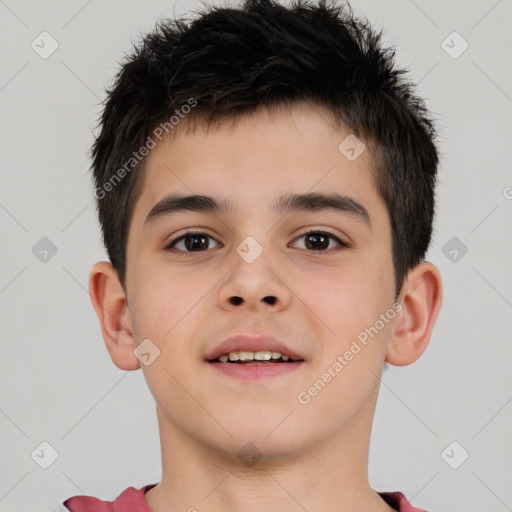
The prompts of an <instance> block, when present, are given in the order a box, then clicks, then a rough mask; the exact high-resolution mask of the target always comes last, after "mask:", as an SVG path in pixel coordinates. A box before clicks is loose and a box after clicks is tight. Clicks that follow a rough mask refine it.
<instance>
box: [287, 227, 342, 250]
mask: <svg viewBox="0 0 512 512" xmlns="http://www.w3.org/2000/svg"><path fill="white" fill-rule="evenodd" d="M300 238H305V247H304V248H306V249H311V248H312V249H313V250H314V251H316V252H319V251H320V252H325V251H326V249H328V248H329V245H330V240H335V241H336V242H337V243H338V247H340V246H341V247H349V245H348V244H346V243H345V242H343V241H342V240H340V239H339V238H338V237H337V236H336V235H334V234H333V233H330V232H329V231H321V230H318V229H314V230H310V231H307V232H305V233H302V234H301V235H299V237H298V238H296V240H298V239H300Z"/></svg>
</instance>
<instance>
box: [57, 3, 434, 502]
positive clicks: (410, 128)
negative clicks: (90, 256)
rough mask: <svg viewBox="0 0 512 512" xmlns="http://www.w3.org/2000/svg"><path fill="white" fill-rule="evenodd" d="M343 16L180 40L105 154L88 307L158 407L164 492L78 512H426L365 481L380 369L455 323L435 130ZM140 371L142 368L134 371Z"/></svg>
mask: <svg viewBox="0 0 512 512" xmlns="http://www.w3.org/2000/svg"><path fill="white" fill-rule="evenodd" d="M404 74H405V70H399V69H396V67H395V65H394V62H393V52H392V51H390V50H386V49H384V48H382V46H381V44H380V34H376V33H375V32H373V31H372V29H371V27H370V26H369V24H368V23H367V22H362V21H360V20H358V19H356V18H354V17H353V15H352V12H351V10H350V6H348V7H346V6H340V5H337V6H336V5H332V6H328V5H327V4H326V3H325V1H322V0H320V2H319V3H318V4H312V3H308V4H306V3H305V2H301V1H298V2H296V3H295V4H294V5H292V6H289V7H285V6H284V5H280V4H279V3H277V2H274V1H272V0H247V1H246V3H245V4H244V5H243V6H241V7H239V8H229V9H227V8H218V7H216V8H213V7H211V8H210V12H204V13H202V15H201V16H200V17H199V18H198V19H197V20H195V21H194V22H193V23H192V24H186V23H184V22H183V21H176V22H174V21H166V22H162V23H160V24H159V26H157V28H156V30H155V31H154V32H153V33H151V34H149V35H147V36H146V37H145V39H144V41H143V44H142V45H140V46H139V47H138V48H137V49H136V51H135V52H134V53H133V54H132V55H131V56H130V57H129V59H128V61H127V62H126V63H125V64H124V65H123V67H122V69H121V71H120V73H119V74H118V76H117V79H116V82H115V85H114V87H113V88H112V90H111V91H109V92H108V97H107V101H106V105H105V109H104V112H103V116H102V126H101V133H100V134H99V136H98V138H97V140H96V141H95V143H94V146H93V150H92V156H93V172H94V179H95V186H96V189H95V196H96V198H97V204H98V211H99V218H100V222H101V226H102V230H103V240H104V243H105V246H106V248H107V251H108V254H109V258H110V262H111V263H107V262H99V263H97V264H95V265H94V266H93V268H92V270H91V273H90V283H89V284H90V294H91V300H92V303H93V306H94V308H95V311H96V313H97V315H98V318H99V321H100V325H101V329H102V333H103V337H104V339H105V343H106V346H107V349H108V351H109V353H110V356H111V358H112V360H113V362H114V363H115V364H116V365H117V366H118V367H119V368H121V369H123V370H135V369H138V368H142V371H143V373H144V376H145V379H146V381H147V383H148V386H149V389H150V390H151V393H152V394H153V396H154V398H155V401H156V404H157V406H156V411H157V418H158V425H159V432H160V440H161V452H162V453H161V454H162V480H161V482H160V483H158V484H156V483H150V484H148V485H146V486H144V487H142V488H140V489H135V488H133V487H129V488H128V489H126V490H125V491H124V492H123V493H122V494H121V495H119V496H118V497H117V499H115V500H114V502H107V501H102V500H99V499H97V498H93V497H84V496H82V497H80V496H76V497H72V498H69V499H67V500H66V501H65V502H64V505H65V506H66V507H67V509H69V510H71V511H73V512H83V511H114V510H115V511H116V512H134V511H153V512H164V511H165V512H168V511H173V512H174V511H189V512H192V511H200V512H221V511H223V512H225V511H229V512H235V511H236V512H238V511H242V510H243V511H250V512H263V511H264V512H270V511H275V512H294V511H299V510H307V511H328V510H329V511H339V512H348V511H350V512H370V511H371V512H391V511H393V510H395V511H396V510H399V511H401V512H411V511H418V510H419V509H417V508H414V507H413V506H412V505H411V504H410V503H409V502H408V501H407V499H406V498H405V496H404V495H403V494H401V493H400V492H387V493H385V492H380V493H378V492H375V491H374V490H373V489H371V487H370V485H369V482H368V476H367V462H368V448H369V441H370V433H371V426H372V420H373V414H374V410H375V405H376V400H377V396H378V390H379V383H380V376H381V373H382V369H383V366H384V363H385V362H388V363H390V364H392V365H398V366H401V365H407V364H410V363H412V362H414V361H415V360H416V359H417V358H418V357H420V355H421V354H422V353H423V351H424V350H425V348H426V347H427V344H428V342H429V340H430V336H431V333H432V329H433V326H434V323H435V320H436V317H437V314H438V312H439V309H440V307H441V301H442V286H441V279H440V276H439V272H438V270H437V268H436V267H435V266H434V265H433V264H431V263H429V262H426V261H424V256H425V254H426V251H427V249H428V246H429V244H430V238H431V232H432V222H433V216H434V190H435V182H436V172H437V166H438V153H437V150H436V147H435V144H434V134H435V131H434V127H433V123H432V120H431V119H430V117H429V114H428V112H427V110H426V108H425V106H424V104H423V102H422V100H421V99H419V98H418V97H416V96H415V95H414V93H413V89H412V85H411V84H410V83H408V82H406V81H404V77H403V75H404ZM141 363H142V364H141Z"/></svg>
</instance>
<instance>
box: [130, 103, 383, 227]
mask: <svg viewBox="0 0 512 512" xmlns="http://www.w3.org/2000/svg"><path fill="white" fill-rule="evenodd" d="M183 122H184V123H186V119H185V120H184V121H183ZM194 126H195V129H194V130H189V126H188V125H185V126H184V128H185V129H180V126H178V127H177V131H176V132H175V133H173V134H172V138H171V137H169V138H167V139H163V141H162V142H160V143H158V144H157V146H156V147H155V148H154V149H152V150H151V152H150V153H149V155H148V157H147V160H146V163H145V169H144V176H143V183H142V187H141V193H140V196H139V198H138V201H137V204H136V208H135V212H134V218H133V221H134V223H137V224H138V227H139V228H142V227H143V225H144V221H145V218H146V216H147V215H148V213H149V212H150V211H151V209H152V208H153V207H154V206H155V205H156V204H157V203H158V202H159V201H161V200H162V199H163V198H164V197H165V196H166V195H168V194H169V193H179V194H180V195H181V196H183V195H187V196H191V195H207V196H210V197H212V196H214V197H220V196H222V197H225V198H226V199H228V200H229V203H230V204H231V206H232V208H231V210H232V212H233V211H237V210H238V211H239V212H241V211H244V210H247V211H256V209H260V210H261V208H262V206H263V205H266V206H267V207H268V209H269V208H270V206H271V205H275V204H276V203H277V200H278V199H279V198H280V197H282V196H283V195H284V194H285V193H296V194H299V193H300V194H304V193H306V192H309V193H314V192H317V193H332V192H336V193H337V194H339V195H342V196H347V197H350V198H352V199H354V200H356V201H357V202H358V203H359V204H364V203H368V206H369V208H370V209H371V207H372V204H373V205H374V206H376V205H377V203H378V201H379V200H380V198H379V196H378V194H377V191H376V187H375V184H374V179H373V172H372V170H371V166H372V160H371V158H370V155H369V151H367V150H366V149H365V147H364V143H363V142H362V141H359V144H360V145H359V146H354V142H355V143H356V145H357V141H358V139H354V137H355V136H354V135H353V134H351V133H350V132H349V131H347V130H344V129H340V128H339V127H338V126H335V125H334V124H333V122H332V120H331V117H330V116H329V112H328V111H327V110H326V109H324V108H322V107H318V106H313V105H310V104H299V105H297V106H294V107H292V108H289V107H288V108H280V109H276V111H273V112H269V111H268V110H267V109H266V108H261V109H259V110H258V111H256V112H254V113H252V114H250V115H245V116H242V117H240V118H237V119H236V120H233V119H230V120H229V121H226V122H224V121H221V122H220V123H219V124H217V125H215V126H214V127H213V128H211V129H209V130H205V129H204V128H203V126H201V125H194ZM347 149H348V150H349V152H348V153H347V152H346V150H347ZM350 149H354V150H355V151H357V153H358V156H357V158H353V156H354V151H352V153H350ZM359 153H360V154H359ZM376 202H377V203H376ZM380 206H383V204H381V205H380Z"/></svg>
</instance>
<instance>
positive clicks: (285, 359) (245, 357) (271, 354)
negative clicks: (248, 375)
mask: <svg viewBox="0 0 512 512" xmlns="http://www.w3.org/2000/svg"><path fill="white" fill-rule="evenodd" d="M299 361H303V359H299ZM210 362H212V363H232V364H279V363H295V362H296V360H295V359H292V358H291V357H290V356H288V355H286V354H281V352H276V351H271V350H260V351H258V352H251V351H244V350H234V351H232V352H229V353H228V354H221V355H220V356H219V357H217V358H216V359H213V360H212V361H210Z"/></svg>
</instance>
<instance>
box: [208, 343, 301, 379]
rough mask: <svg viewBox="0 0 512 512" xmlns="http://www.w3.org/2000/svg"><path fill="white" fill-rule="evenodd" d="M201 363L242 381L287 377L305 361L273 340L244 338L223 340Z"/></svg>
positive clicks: (296, 353)
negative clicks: (285, 375) (203, 362)
mask: <svg viewBox="0 0 512 512" xmlns="http://www.w3.org/2000/svg"><path fill="white" fill-rule="evenodd" d="M205 361H206V362H208V363H210V366H211V367H213V368H215V369H216V370H219V371H220V372H221V373H223V374H224V375H227V376H229V377H235V378H238V379H242V380H260V379H263V378H267V377H275V376H278V375H283V374H287V373H290V372H292V371H293V370H295V369H297V368H299V367H300V366H302V365H303V363H304V362H305V360H304V358H303V357H302V355H301V354H299V353H298V352H296V351H294V350H292V349H290V348H288V347H287V346H286V345H285V344H284V343H282V342H280V341H278V340H276V339H275V338H273V337H270V336H256V337H251V336H247V335H236V336H232V337H230V338H227V339H226V340H224V341H223V342H222V343H221V344H220V345H218V346H217V347H216V348H215V349H213V350H212V351H211V352H210V353H209V354H207V355H206V358H205Z"/></svg>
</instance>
